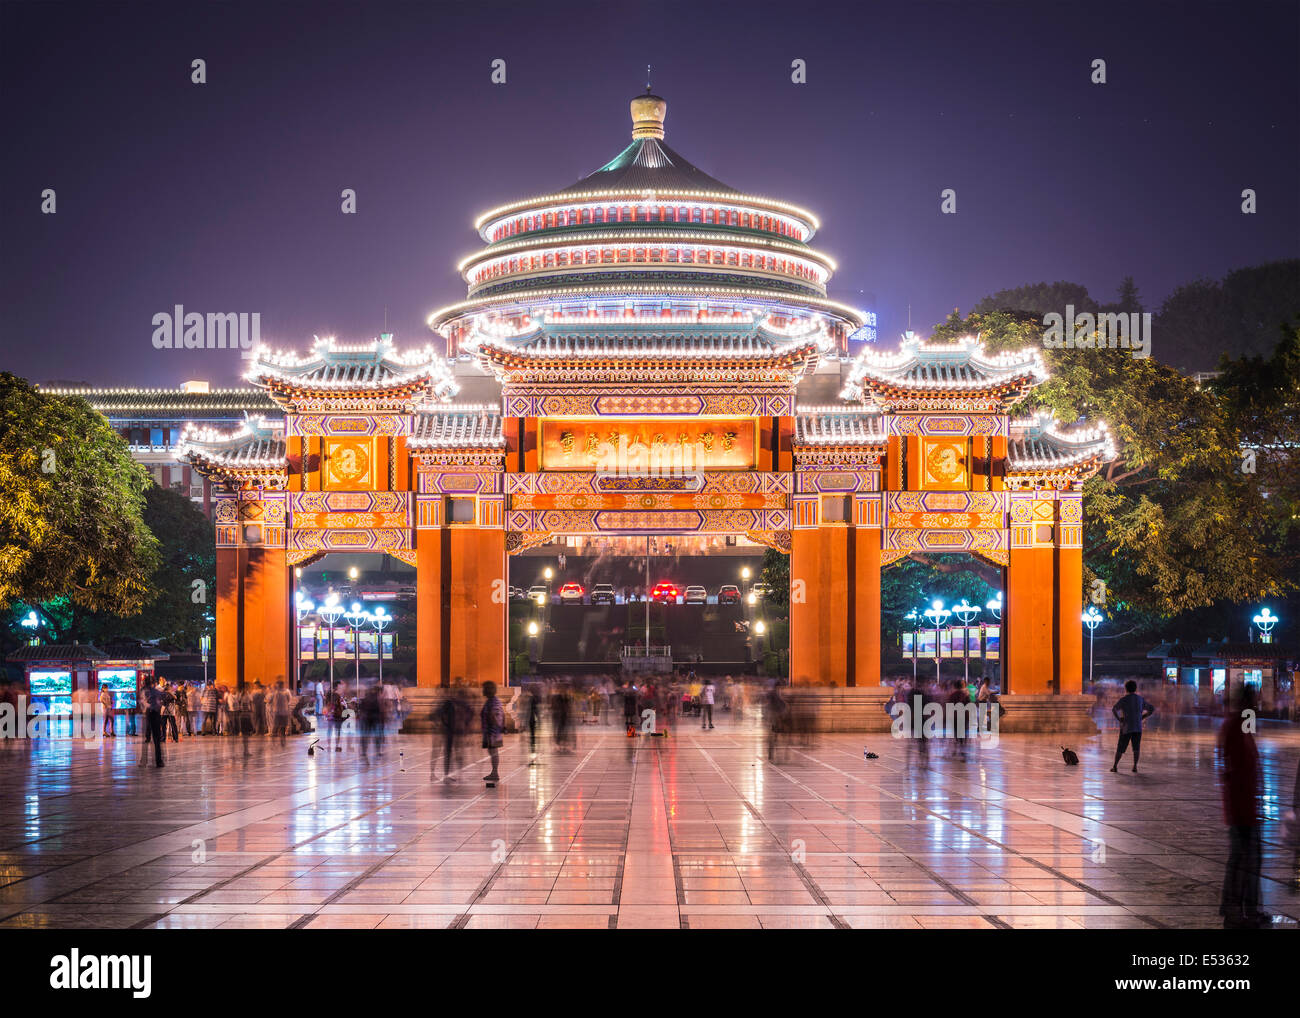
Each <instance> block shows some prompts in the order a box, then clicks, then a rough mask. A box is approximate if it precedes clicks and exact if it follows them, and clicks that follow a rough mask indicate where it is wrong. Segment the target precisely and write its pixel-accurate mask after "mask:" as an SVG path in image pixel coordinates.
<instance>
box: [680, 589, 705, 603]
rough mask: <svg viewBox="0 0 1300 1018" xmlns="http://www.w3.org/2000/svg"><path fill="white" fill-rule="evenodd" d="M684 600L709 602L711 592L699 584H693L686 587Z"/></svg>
mask: <svg viewBox="0 0 1300 1018" xmlns="http://www.w3.org/2000/svg"><path fill="white" fill-rule="evenodd" d="M684 600H685V601H686V603H687V604H708V603H709V592H708V591H707V590H705V589H704V588H703V587H701V586H699V585H697V584H691V586H689V587H687V588H686V597H685V598H684Z"/></svg>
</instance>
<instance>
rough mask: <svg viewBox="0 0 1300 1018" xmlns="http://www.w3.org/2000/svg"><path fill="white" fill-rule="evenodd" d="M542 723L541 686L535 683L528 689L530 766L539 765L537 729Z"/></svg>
mask: <svg viewBox="0 0 1300 1018" xmlns="http://www.w3.org/2000/svg"><path fill="white" fill-rule="evenodd" d="M541 725H542V694H541V686H540V685H538V684H537V683H534V684H533V685H532V686H531V687H530V689H529V691H528V752H529V754H530V756H529V760H528V766H529V767H536V766H537V730H538V729H539V728H540V727H541Z"/></svg>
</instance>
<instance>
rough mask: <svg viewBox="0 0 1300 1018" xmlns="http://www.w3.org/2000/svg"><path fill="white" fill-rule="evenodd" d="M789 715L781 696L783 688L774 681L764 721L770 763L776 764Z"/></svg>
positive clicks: (768, 697) (787, 707) (764, 710)
mask: <svg viewBox="0 0 1300 1018" xmlns="http://www.w3.org/2000/svg"><path fill="white" fill-rule="evenodd" d="M789 713H790V711H789V706H788V705H787V704H786V702H785V697H784V696H783V695H782V694H781V686H780V685H779V684H778V683H777V682H776V681H775V680H773V681H772V683H771V685H770V686H769V687H768V690H767V699H766V700H765V701H764V703H763V721H764V722H765V723H766V724H767V759H768V762H770V763H776V751H777V741H778V739H779V738H780V735H781V733H782V732H783V731H785V726H786V721H787V718H788V716H789Z"/></svg>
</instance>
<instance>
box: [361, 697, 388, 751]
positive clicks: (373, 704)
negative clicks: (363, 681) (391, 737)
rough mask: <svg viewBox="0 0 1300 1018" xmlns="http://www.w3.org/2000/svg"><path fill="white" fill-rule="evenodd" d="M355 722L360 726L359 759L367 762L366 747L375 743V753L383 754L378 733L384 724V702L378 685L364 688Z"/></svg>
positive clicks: (380, 737)
mask: <svg viewBox="0 0 1300 1018" xmlns="http://www.w3.org/2000/svg"><path fill="white" fill-rule="evenodd" d="M357 724H358V725H359V726H360V728H361V761H362V763H369V762H370V757H369V755H368V754H367V752H366V750H367V747H368V746H369V745H370V744H371V743H372V742H373V743H374V744H375V755H376V756H383V754H384V748H383V742H382V736H381V734H380V732H381V730H382V729H383V725H384V702H383V698H382V697H381V696H380V693H379V687H378V686H371V687H370V688H369V689H367V690H366V692H365V695H364V696H363V697H362V698H361V702H360V703H359V704H357Z"/></svg>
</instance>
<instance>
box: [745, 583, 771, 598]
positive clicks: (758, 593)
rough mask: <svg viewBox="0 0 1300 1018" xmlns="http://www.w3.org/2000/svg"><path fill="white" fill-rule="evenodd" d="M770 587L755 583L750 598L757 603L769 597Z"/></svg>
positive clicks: (750, 589) (750, 591)
mask: <svg viewBox="0 0 1300 1018" xmlns="http://www.w3.org/2000/svg"><path fill="white" fill-rule="evenodd" d="M768 589H769V588H768V585H767V584H766V583H755V584H754V585H753V586H752V587H750V588H749V596H750V597H751V598H753V599H754V600H755V601H761V600H763V598H765V597H767V592H768Z"/></svg>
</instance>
